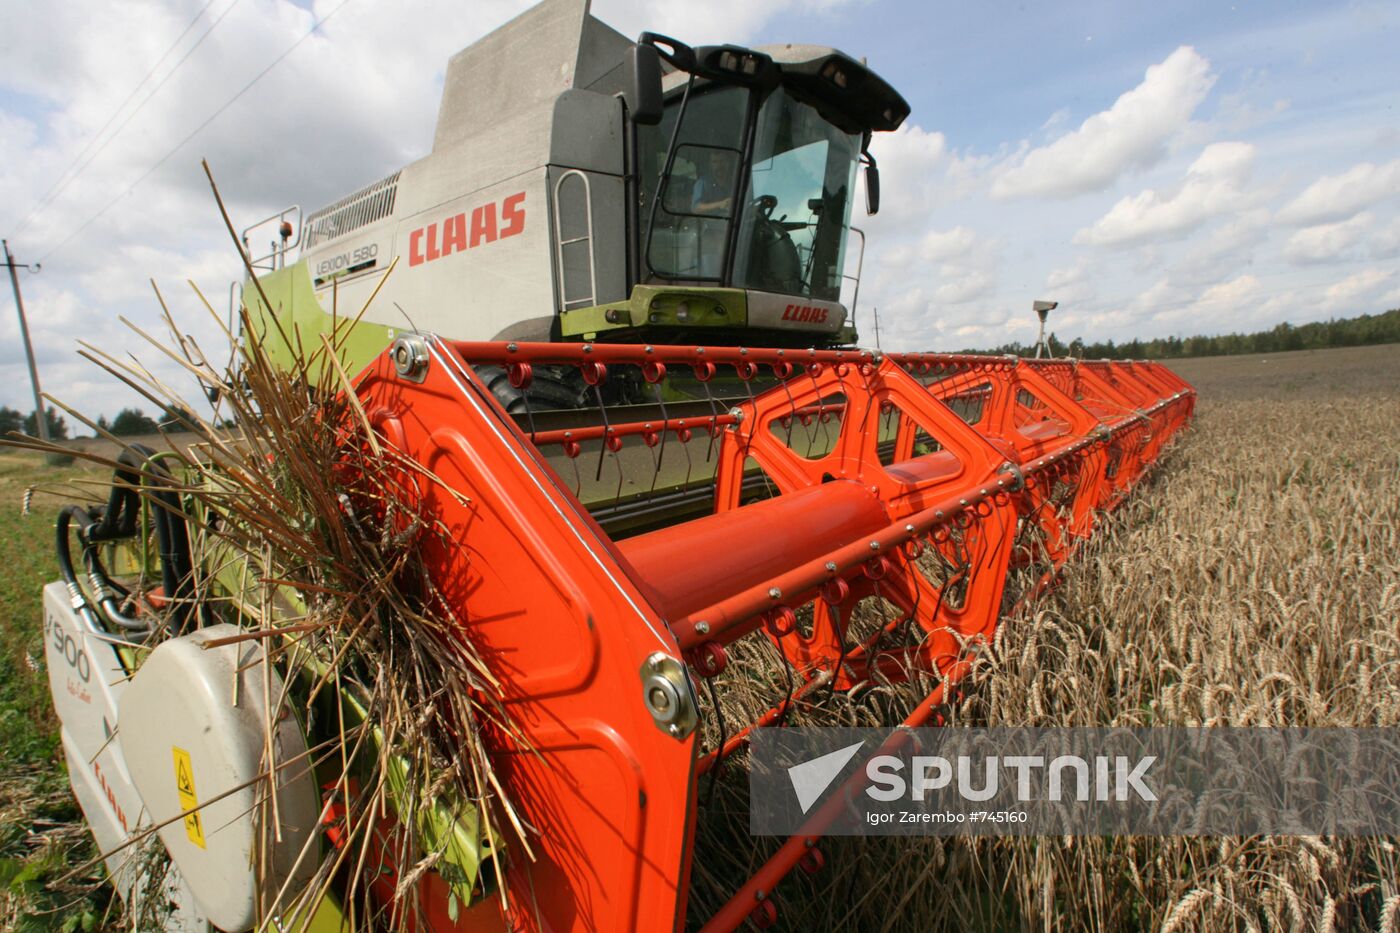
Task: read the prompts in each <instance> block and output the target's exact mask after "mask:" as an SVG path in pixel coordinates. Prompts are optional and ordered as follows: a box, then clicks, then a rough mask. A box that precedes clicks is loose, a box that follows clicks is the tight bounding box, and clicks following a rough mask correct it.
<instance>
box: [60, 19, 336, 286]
mask: <svg viewBox="0 0 1400 933" xmlns="http://www.w3.org/2000/svg"><path fill="white" fill-rule="evenodd" d="M349 2H350V0H340V2H339V3H337V4H336V5H335V8H334V9H332V10H331V11H330V12H329V13H327V14H326V15H325V16H323V17H321V18H320V19H318V20H317V21H316V22H314V23H312V24H311V28H310V29H308V30H307V31H306V33H305V34H304V35H303V36H302V37H301V38H300V39H298V40H297V41H295V42H293V43H292V44H291V45H290V46H289V47H288V48H287V50H286V51H285V52H283V53H282V54H281V55H279V56H277V57H276V58H274V59H273V60H272V62H271V63H270V64H268V66H267V67H266V68H264V69H263V70H262V71H260V72H258V73H257V74H256V75H254V76H253V79H252V80H251V81H249V82H248V83H247V84H245V85H243V87H242V88H241V89H240V90H239V91H238V93H237V94H234V95H233V96H232V97H230V98H229V99H228V100H227V101H225V102H224V104H223V106H221V107H220V108H219V109H218V110H215V111H214V112H213V113H212V114H210V115H209V118H208V119H206V120H205V121H204V122H203V123H201V124H199V126H197V127H195V128H194V129H193V130H192V131H191V132H190V134H189V135H188V136H186V137H185V138H184V139H182V140H180V141H179V142H178V143H176V144H175V145H174V146H173V147H172V148H171V149H170V151H169V152H167V153H166V154H165V155H163V156H161V157H160V158H159V159H157V160H156V161H155V163H154V164H152V165H151V167H150V168H148V169H146V170H145V171H144V172H142V173H141V175H140V177H139V178H137V179H136V180H135V181H134V182H132V183H131V184H130V185H129V186H128V187H127V189H126V190H125V191H123V192H122V193H121V194H119V195H117V196H116V197H115V198H113V199H112V200H110V201H108V202H107V204H106V205H104V206H103V207H102V209H101V210H99V211H98V212H97V213H96V214H93V215H92V216H91V217H89V218H88V219H87V220H85V221H83V223H82V224H81V225H80V226H79V227H78V228H77V229H76V230H74V231H73V232H72V233H70V234H68V236H66V237H64V238H63V240H61V241H60V242H59V244H58V245H57V246H55V247H53V248H52V249H50V250H49V251H48V252H47V253H45V254H44V256H43V258H42V259H41V260H39V261H40V263H41V264H42V263H44V262H47V261H48V259H49V257H50V256H53V255H54V254H55V253H57V252H59V251H60V250H61V249H63V247H65V246H67V245H68V244H69V243H71V242H73V240H75V239H76V238H77V237H78V235H79V234H80V233H82V232H83V231H84V230H86V229H87V228H88V227H90V226H92V225H93V224H94V223H95V222H97V220H98V219H99V218H101V217H102V215H104V214H106V213H107V212H108V211H109V210H111V209H112V208H113V207H116V205H117V203H118V202H120V201H121V200H122V199H123V198H125V197H127V196H128V195H130V194H131V193H132V192H133V191H135V190H136V189H137V187H138V186H140V184H141V183H142V182H143V181H145V180H146V179H147V178H149V177H151V175H152V174H154V173H155V172H156V170H157V169H159V168H160V167H161V166H162V165H164V164H165V163H166V162H168V161H170V159H171V157H172V156H174V155H175V153H177V152H179V151H180V150H181V149H183V148H184V147H185V144H186V143H188V142H189V141H190V140H192V139H194V138H195V137H196V136H198V135H199V134H200V133H201V132H203V130H204V128H205V127H207V126H208V125H209V124H211V123H213V122H214V121H215V120H217V119H218V118H219V116H220V114H222V113H223V112H224V111H225V110H227V109H228V108H230V107H232V106H233V105H234V103H235V102H237V101H238V99H239V98H240V97H242V96H243V95H244V94H246V93H248V92H249V91H250V90H252V89H253V85H255V84H257V83H258V82H259V81H261V80H262V79H263V78H265V77H266V76H267V74H268V72H270V71H272V69H274V68H276V67H277V66H278V65H280V64H281V63H282V61H283V60H284V59H286V57H287V56H288V55H291V54H292V53H293V52H295V51H296V50H297V47H298V46H300V45H301V44H302V43H303V42H305V41H306V40H307V39H310V38H311V36H312V35H314V34H315V32H316V30H318V29H320V28H321V26H322V25H324V24H325V23H326V21H327V20H329V19H330V18H331V17H332V16H334V15H335V14H337V13H339V12H340V10H341V8H342V7H344V6H345V4H347V3H349Z"/></svg>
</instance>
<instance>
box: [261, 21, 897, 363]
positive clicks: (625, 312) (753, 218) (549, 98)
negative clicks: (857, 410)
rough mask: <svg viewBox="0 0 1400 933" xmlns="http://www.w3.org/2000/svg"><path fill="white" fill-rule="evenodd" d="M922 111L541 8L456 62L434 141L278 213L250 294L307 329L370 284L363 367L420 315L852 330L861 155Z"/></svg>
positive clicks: (641, 334) (815, 73)
mask: <svg viewBox="0 0 1400 933" xmlns="http://www.w3.org/2000/svg"><path fill="white" fill-rule="evenodd" d="M907 113H908V105H907V104H906V103H905V102H904V100H903V99H902V98H901V97H900V96H899V95H898V94H897V93H896V92H895V91H894V90H893V89H892V88H890V87H889V85H887V84H886V83H885V82H884V81H883V80H881V79H880V78H879V77H878V76H877V75H875V74H874V73H873V72H871V71H870V70H869V69H868V68H866V67H865V66H864V65H862V64H861V63H859V62H856V61H855V60H853V59H851V58H850V57H849V56H846V55H844V54H842V53H840V52H838V51H836V50H834V49H830V48H819V47H813V46H794V45H788V46H774V47H766V48H763V49H744V48H740V47H737V46H717V47H706V48H701V49H691V48H689V47H687V46H684V45H682V44H681V43H678V42H675V41H674V40H670V39H666V38H664V37H659V36H651V35H646V36H643V40H642V42H641V43H640V44H638V43H633V42H632V41H630V40H628V39H627V38H625V37H624V36H622V35H621V34H620V33H617V32H616V31H614V30H613V29H611V28H610V27H608V26H606V25H605V24H603V23H602V22H600V21H599V20H597V19H596V18H595V17H593V16H592V15H590V14H589V12H588V3H587V2H586V0H548V2H546V3H542V4H541V5H539V6H538V7H535V8H534V9H532V10H530V11H528V12H526V13H524V14H522V15H521V16H520V17H518V18H517V19H515V20H513V21H512V22H510V23H508V24H507V25H505V26H503V27H501V28H500V29H498V30H496V31H495V32H493V33H491V34H490V35H488V36H486V37H485V38H483V39H481V40H480V41H478V42H477V43H475V44H474V45H472V46H471V47H469V48H467V49H465V50H463V51H462V52H460V53H458V54H457V55H456V56H454V57H453V58H452V60H451V61H450V63H449V64H448V68H447V72H446V77H445V81H444V90H443V98H442V104H441V108H440V111H439V115H438V121H437V129H436V133H435V135H434V139H433V148H432V151H431V153H430V154H429V155H427V156H425V157H424V158H422V159H420V160H419V161H417V162H414V163H413V164H411V165H409V166H407V167H405V168H403V169H402V170H400V171H398V172H395V173H394V174H392V175H390V176H388V177H387V178H384V179H381V180H379V181H377V182H375V183H373V184H371V185H368V186H367V187H365V188H363V189H361V190H360V191H357V192H355V193H353V194H351V195H349V196H347V197H345V198H343V199H341V200H339V201H337V202H335V203H333V204H331V205H330V206H328V207H325V208H323V209H321V210H317V211H315V212H314V213H312V214H310V215H308V216H307V217H306V218H305V221H304V223H301V224H300V225H299V226H298V225H296V224H292V223H291V222H290V220H289V218H294V217H295V216H296V215H297V213H298V212H297V211H295V210H291V211H284V212H281V213H279V214H278V215H276V216H275V217H274V218H271V219H270V220H271V221H272V222H275V224H276V226H277V227H278V228H279V229H280V231H281V236H282V239H281V240H280V242H279V241H278V240H275V239H274V240H273V241H272V242H271V244H270V246H269V250H270V251H269V252H268V254H267V255H266V256H263V257H260V258H259V259H258V260H257V263H256V264H260V265H262V266H263V267H264V268H265V272H266V274H265V275H264V276H263V281H262V283H261V288H260V289H259V290H257V291H253V290H245V293H244V297H245V299H246V300H248V301H249V302H250V305H251V307H252V309H253V310H254V312H255V317H256V316H259V315H261V314H272V315H275V316H277V317H278V318H279V320H280V321H281V322H282V324H283V326H284V327H295V328H296V329H297V330H299V331H301V332H302V334H303V338H304V337H305V336H306V335H308V334H316V333H319V332H323V331H325V330H327V329H328V328H329V327H330V326H331V325H330V322H329V316H330V315H331V314H333V313H339V314H340V315H342V316H353V315H355V314H357V313H358V312H359V311H360V310H361V308H362V307H363V306H364V305H365V303H366V301H367V299H368V297H369V296H370V295H371V294H374V293H375V292H376V290H378V294H377V298H376V300H375V301H374V302H373V303H372V304H370V306H369V311H368V314H367V315H366V318H365V320H366V321H367V322H372V323H373V324H374V325H376V326H374V327H370V328H366V329H365V331H364V338H363V339H364V351H363V353H364V357H363V359H360V360H358V361H357V362H359V363H360V364H363V363H364V362H367V361H368V357H369V355H372V353H373V352H377V351H378V350H380V349H382V348H383V347H384V346H385V345H387V343H388V342H389V341H390V340H392V338H393V336H394V335H395V334H397V333H398V332H402V331H405V330H419V331H423V332H432V333H441V334H445V335H449V336H452V337H454V338H458V339H475V340H535V341H542V340H559V339H569V340H580V339H583V340H595V339H600V340H628V341H639V340H651V341H654V342H670V341H674V340H675V339H677V338H678V337H680V335H684V334H691V335H693V334H695V333H697V332H698V333H703V334H704V335H705V336H704V338H703V340H704V342H707V343H730V342H734V343H738V342H745V343H753V344H760V345H775V346H776V345H783V346H809V345H814V344H815V345H830V344H834V343H841V342H847V343H849V342H851V341H853V340H854V337H855V330H854V326H853V322H852V320H851V312H852V310H853V308H852V307H851V301H853V299H854V295H855V291H856V281H857V277H856V275H855V274H852V275H848V274H847V266H848V264H847V249H846V247H847V241H848V239H849V234H850V216H851V207H852V204H853V202H854V200H855V197H854V190H853V189H854V187H855V184H856V179H857V168H858V165H859V164H860V163H861V162H862V161H864V162H866V163H867V164H868V165H870V166H871V168H869V169H868V171H870V172H873V171H874V170H873V160H872V158H871V157H870V156H869V152H868V146H869V143H870V139H871V135H872V134H873V133H874V132H876V131H887V130H893V129H895V128H896V127H898V126H899V124H900V123H901V122H902V121H903V119H904V117H905V116H906V115H907ZM870 206H871V207H876V206H877V204H876V203H872V204H871V205H870ZM284 222H286V223H287V226H285V227H284V226H282V225H283V223H284ZM258 230H259V231H262V232H257V231H255V230H254V229H253V228H250V229H249V230H247V231H245V233H244V239H245V243H246V244H248V249H249V250H250V252H260V250H261V247H260V245H259V246H253V245H252V243H253V242H255V241H256V242H258V243H259V244H261V242H262V241H261V237H262V236H263V233H264V232H265V230H266V227H265V225H264V226H261V227H259V228H258ZM292 231H295V233H293V232H292ZM293 237H295V239H293ZM298 241H299V243H300V249H301V255H300V259H299V261H297V262H295V263H293V264H291V265H286V258H287V254H288V253H289V252H290V250H291V249H292V247H293V246H295V245H296V243H297V242H298ZM394 263H397V265H398V268H397V270H396V272H395V274H394V275H393V276H391V277H390V278H389V279H388V280H387V281H383V282H381V279H382V277H383V273H384V271H385V270H386V269H387V268H389V267H390V265H391V264H394ZM856 265H857V266H858V262H857V263H856ZM843 289H844V290H845V291H847V292H849V293H850V299H851V300H850V301H848V302H847V303H843V301H842V295H843ZM264 296H266V298H267V302H268V304H270V305H271V307H270V308H264V307H263V297H264ZM684 339H699V338H695V337H693V336H687V337H685V338H684ZM313 343H314V341H313ZM355 368H358V367H355Z"/></svg>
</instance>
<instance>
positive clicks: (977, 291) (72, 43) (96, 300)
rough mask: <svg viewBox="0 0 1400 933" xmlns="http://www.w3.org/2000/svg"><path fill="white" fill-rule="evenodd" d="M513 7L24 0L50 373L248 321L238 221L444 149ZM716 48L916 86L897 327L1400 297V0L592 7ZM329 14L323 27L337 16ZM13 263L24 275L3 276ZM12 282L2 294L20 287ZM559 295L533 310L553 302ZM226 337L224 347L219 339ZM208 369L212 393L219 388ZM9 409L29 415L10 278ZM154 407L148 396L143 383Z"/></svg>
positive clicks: (26, 284)
mask: <svg viewBox="0 0 1400 933" xmlns="http://www.w3.org/2000/svg"><path fill="white" fill-rule="evenodd" d="M528 5H529V4H528V3H522V2H515V0H477V2H462V0H455V2H448V0H400V2H394V3H388V2H385V0H302V2H288V0H188V2H185V0H65V2H63V3H48V4H34V3H23V2H20V0H0V235H3V236H4V237H6V238H7V239H8V240H9V243H10V247H11V249H12V250H13V251H14V252H15V254H16V258H17V260H18V261H19V262H21V263H31V264H32V263H36V262H37V263H41V264H42V268H41V269H40V270H39V271H37V272H26V271H24V270H21V271H20V272H19V278H20V284H21V287H22V289H23V292H24V298H25V306H26V310H27V312H28V317H29V322H30V329H31V332H32V336H33V340H34V345H35V352H36V355H37V357H38V363H39V369H40V375H41V378H42V380H43V384H44V388H45V390H46V391H47V392H49V393H50V394H52V395H54V396H56V397H58V398H60V399H62V400H63V401H65V402H67V403H68V404H70V405H72V406H73V407H74V408H76V409H78V410H80V411H82V412H84V413H86V414H88V415H89V416H91V417H96V416H97V415H99V414H104V415H107V416H108V417H110V416H111V415H112V414H114V413H115V412H116V411H117V410H118V409H119V408H121V407H124V406H126V405H130V404H140V400H139V399H137V398H136V397H135V396H134V395H132V394H130V393H129V391H127V390H125V389H123V388H122V387H120V386H119V385H117V384H115V383H114V382H113V380H112V379H111V377H109V376H107V375H105V374H104V373H102V372H101V371H100V370H98V369H96V368H95V367H94V366H93V365H92V364H90V363H88V362H86V361H84V360H82V359H81V358H80V357H79V356H78V354H77V351H78V344H79V341H87V342H89V343H92V344H94V345H97V346H100V347H103V348H104V349H106V350H109V351H112V352H116V353H118V354H122V353H131V354H133V355H134V356H135V357H136V358H137V359H139V360H141V361H142V362H143V363H146V364H148V365H150V366H151V367H152V369H153V370H154V371H156V372H158V373H160V374H162V375H165V376H168V377H169V378H170V379H171V380H172V381H177V380H178V379H179V376H178V374H177V373H176V372H175V371H174V370H173V369H172V368H171V367H169V366H164V365H163V364H162V363H161V361H160V360H159V358H158V354H157V353H156V352H155V351H153V350H152V349H151V348H150V347H149V345H146V344H145V343H144V341H143V339H142V338H141V337H140V336H138V335H137V334H136V333H135V332H134V331H133V330H131V329H130V328H129V327H128V326H127V325H126V324H124V323H123V321H122V319H123V318H126V319H127V320H129V321H131V322H132V323H134V324H135V325H137V326H138V327H141V328H143V329H146V330H151V329H158V328H159V327H160V317H159V313H160V312H159V305H158V303H157V301H156V299H155V296H154V293H153V291H152V287H151V282H152V280H154V281H155V282H156V284H157V285H159V287H160V288H161V291H162V293H163V294H164V295H165V296H166V299H167V301H168V302H169V304H170V306H171V309H172V312H173V313H174V315H175V317H176V320H177V321H178V323H179V325H180V327H181V328H182V329H184V330H187V331H189V332H190V333H192V334H193V335H194V336H195V337H196V339H197V340H198V341H200V343H201V345H202V346H204V347H206V348H208V349H211V350H214V349H217V348H218V343H219V339H220V338H219V331H218V328H217V326H216V325H215V324H214V323H213V321H212V320H211V318H210V315H209V313H208V312H207V311H205V310H204V309H203V307H202V305H201V304H200V301H199V299H198V297H197V296H196V295H195V293H194V292H193V290H192V289H191V287H190V285H189V284H188V283H189V282H193V283H195V284H196V285H197V286H198V287H199V289H200V290H201V292H202V293H203V294H204V295H205V296H206V297H207V298H208V300H209V302H210V303H211V304H212V305H213V306H214V308H216V309H217V310H218V311H219V312H220V313H225V312H226V311H227V307H228V302H229V288H230V283H231V282H233V281H234V280H235V279H237V278H239V277H240V275H239V271H240V267H239V261H238V257H237V254H236V252H235V251H234V249H233V247H232V244H231V243H230V241H229V238H228V235H227V233H226V232H225V230H224V228H223V224H222V221H221V219H220V217H219V215H218V212H217V209H216V207H215V205H214V202H213V199H212V197H211V195H210V192H209V188H208V184H207V182H206V180H205V178H204V174H203V171H202V169H201V168H200V160H201V159H202V158H207V159H208V160H209V162H210V164H211V166H212V168H213V171H214V173H215V177H216V179H217V180H218V183H219V187H220V191H221V193H222V194H223V196H224V198H225V200H226V202H227V203H228V206H229V209H230V212H231V213H232V215H233V217H234V221H235V223H236V224H237V225H238V226H240V227H241V226H243V225H244V224H246V223H251V222H252V221H254V220H257V219H260V218H262V217H264V216H267V215H269V214H272V213H274V212H276V211H278V210H280V209H281V208H283V207H285V206H287V205H289V204H294V203H295V204H300V205H301V206H302V207H304V208H306V209H307V210H308V211H309V210H313V209H315V208H317V207H319V206H322V205H323V204H326V203H329V202H331V201H333V200H335V199H337V198H338V197H340V196H342V195H344V194H347V193H349V192H350V191H353V190H355V189H356V188H358V187H360V186H362V185H364V184H366V183H368V182H371V181H374V180H376V179H378V178H381V177H383V176H384V175H386V174H388V173H389V172H392V171H394V170H396V169H398V168H400V167H402V166H403V165H406V164H408V163H409V162H412V161H414V160H416V159H418V158H420V157H422V156H423V155H425V154H427V152H428V151H429V149H430V148H431V143H432V135H433V125H434V122H435V119H436V115H437V106H438V100H439V97H440V92H441V87H442V78H443V70H444V67H445V65H446V62H447V59H448V57H449V56H450V55H451V54H452V53H454V52H456V51H457V50H459V49H461V48H463V47H465V46H467V45H469V44H470V43H471V42H472V41H474V40H475V39H476V38H479V37H480V36H482V35H484V34H485V33H486V32H488V31H489V30H490V29H492V28H494V27H496V26H498V25H500V24H502V23H504V22H505V21H507V20H508V19H509V18H511V17H512V16H513V15H515V14H516V13H518V12H519V11H521V10H522V9H524V8H525V7H526V6H528ZM593 12H594V14H595V15H596V16H598V17H599V18H600V19H602V20H604V21H605V22H607V23H609V24H610V25H612V26H614V27H615V28H617V29H619V30H620V31H622V32H623V33H624V34H627V35H632V36H635V35H637V34H638V33H640V32H641V31H642V30H647V29H649V30H652V31H657V32H662V33H666V34H670V35H674V36H676V37H677V38H680V39H682V40H684V41H687V42H690V43H692V44H700V43H709V42H735V43H739V44H745V45H761V44H765V43H775V42H803V43H813V44H822V45H835V46H838V47H840V48H841V49H842V50H843V51H846V52H847V53H849V54H851V55H854V56H857V57H865V58H866V59H867V60H868V62H869V65H870V67H872V68H873V69H874V70H876V71H877V72H879V73H880V74H881V75H882V76H884V77H885V78H886V79H887V80H889V81H890V82H891V83H892V84H893V85H894V86H895V87H896V88H898V89H899V90H900V91H901V93H903V95H904V96H905V98H906V99H907V100H908V101H909V103H910V104H911V106H912V108H913V112H912V114H911V116H910V118H909V120H908V121H907V122H906V124H905V126H903V127H902V128H901V129H900V130H899V131H897V132H895V133H893V134H880V135H879V136H877V137H876V140H875V142H874V144H873V146H872V150H873V152H874V154H875V156H876V158H877V159H878V160H879V164H880V169H881V187H882V195H883V197H882V202H883V203H882V209H881V212H880V213H879V214H878V215H877V216H874V217H865V216H863V215H861V213H860V200H859V199H857V215H856V219H855V222H856V224H857V225H858V226H860V227H861V228H862V229H863V230H864V231H865V233H866V235H867V238H868V246H867V250H866V254H865V259H864V268H863V270H862V279H861V283H862V284H861V291H860V305H859V307H858V308H857V312H856V314H857V323H858V325H859V326H860V328H861V331H862V340H863V342H864V343H866V344H871V343H873V341H874V329H873V327H872V323H873V322H872V314H873V309H875V308H878V309H879V319H880V331H881V345H882V346H883V347H884V349H887V350H894V349H902V350H912V349H921V350H954V349H961V348H967V347H991V346H995V345H997V344H1001V343H1005V342H1008V341H1011V340H1019V341H1022V342H1030V341H1031V340H1033V339H1034V336H1035V326H1036V324H1035V318H1034V315H1033V314H1032V313H1031V310H1030V307H1031V302H1032V301H1033V300H1035V299H1049V300H1056V301H1059V302H1060V308H1059V309H1058V310H1056V311H1055V312H1054V313H1053V315H1052V318H1051V324H1052V327H1053V329H1054V331H1055V332H1056V334H1057V335H1058V336H1059V337H1061V338H1062V339H1064V340H1069V339H1071V338H1073V337H1082V338H1084V339H1086V340H1089V341H1094V340H1102V339H1106V338H1112V339H1114V340H1120V341H1121V340H1124V339H1129V338H1132V337H1135V336H1136V337H1157V336H1166V335H1172V334H1175V335H1180V336H1187V335H1191V334H1197V333H1206V334H1209V333H1224V332H1230V331H1252V330H1258V329H1262V328H1267V327H1270V326H1272V325H1274V324H1276V323H1278V322H1280V321H1290V322H1292V323H1295V324H1299V323H1304V322H1307V321H1315V320H1324V319H1327V318H1331V317H1346V316H1352V315H1356V314H1362V313H1374V312H1377V311H1382V310H1385V309H1387V308H1393V307H1397V306H1400V263H1397V259H1398V258H1400V55H1397V54H1396V53H1395V49H1397V48H1400V41H1398V40H1400V4H1396V3H1393V2H1338V3H1324V2H1307V3H1299V2H1286V0H1268V2H1238V3H1235V4H1233V5H1230V4H1228V3H1226V2H1219V0H1215V2H1171V3H1162V2H1151V3H1148V2H1138V0H1115V2H1068V0H1067V2H1060V3H1016V2H1000V0H989V2H985V3H963V2H914V0H811V2H807V3H798V2H792V0H767V2H763V3H755V2H753V0H710V2H706V3H703V4H702V3H696V2H694V0H655V2H643V0H595V2H594V4H593ZM318 22H320V25H319V26H318V27H317V28H315V29H314V30H313V28H312V27H313V26H315V25H316V24H317V23H318ZM0 284H2V283H0ZM0 291H4V289H3V288H0ZM534 313H537V312H530V313H528V314H524V315H522V316H532V315H533V314H534ZM211 355H212V354H211ZM189 390H190V392H191V394H192V395H193V392H194V388H193V386H192V385H191V386H190V388H189ZM0 404H4V405H9V406H11V407H14V408H19V409H21V410H24V411H29V410H32V408H33V403H32V400H31V396H30V392H29V385H28V374H27V370H26V367H25V363H24V355H23V350H22V347H21V344H20V342H19V339H18V324H17V317H16V315H15V313H14V308H13V304H12V303H11V299H10V297H9V295H8V293H6V294H5V295H3V297H0ZM146 407H147V408H148V409H149V407H150V406H149V405H147V406H146Z"/></svg>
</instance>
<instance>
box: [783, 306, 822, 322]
mask: <svg viewBox="0 0 1400 933" xmlns="http://www.w3.org/2000/svg"><path fill="white" fill-rule="evenodd" d="M783 320H784V321H806V322H810V323H813V324H822V323H825V322H826V309H825V308H819V307H813V306H812V305H788V306H787V307H786V308H785V309H783Z"/></svg>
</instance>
